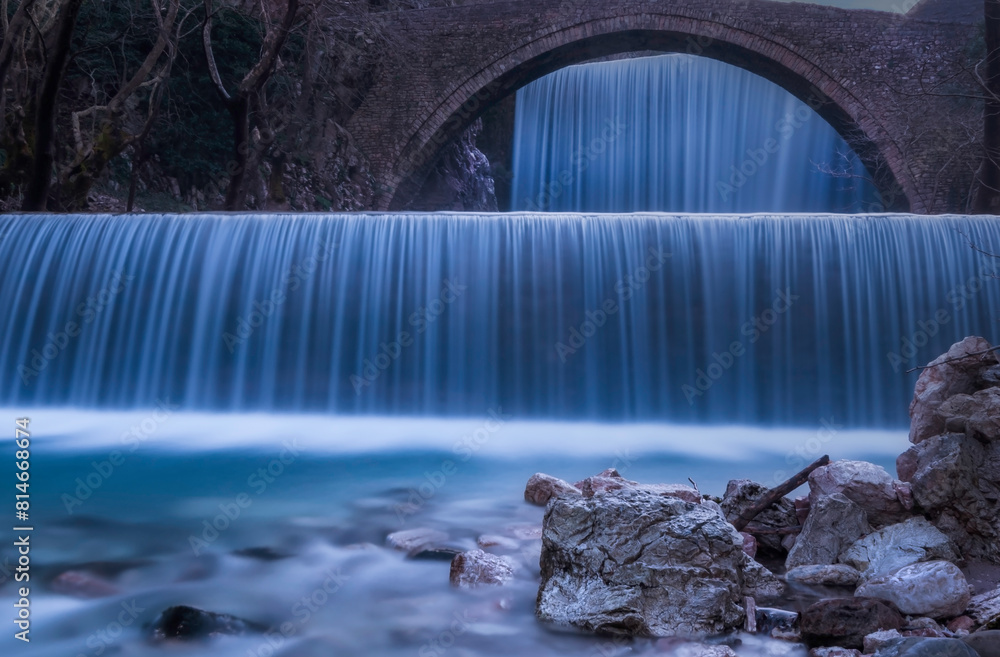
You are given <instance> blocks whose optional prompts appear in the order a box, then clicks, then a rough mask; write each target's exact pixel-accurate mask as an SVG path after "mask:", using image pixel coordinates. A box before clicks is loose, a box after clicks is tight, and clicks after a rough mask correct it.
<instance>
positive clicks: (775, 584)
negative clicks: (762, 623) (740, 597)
mask: <svg viewBox="0 0 1000 657" xmlns="http://www.w3.org/2000/svg"><path fill="white" fill-rule="evenodd" d="M784 592H785V583H784V582H782V581H781V580H780V579H779V578H778V576H777V575H775V574H774V573H772V572H771V571H770V570H768V569H767V568H765V567H764V566H762V565H761V564H759V563H757V562H756V561H754V560H753V559H747V563H746V566H745V567H744V569H743V593H744V594H746V595H750V596H753V597H754V598H756V599H757V600H762V601H768V600H772V599H774V598H777V597H778V596H780V595H781V594H782V593H784Z"/></svg>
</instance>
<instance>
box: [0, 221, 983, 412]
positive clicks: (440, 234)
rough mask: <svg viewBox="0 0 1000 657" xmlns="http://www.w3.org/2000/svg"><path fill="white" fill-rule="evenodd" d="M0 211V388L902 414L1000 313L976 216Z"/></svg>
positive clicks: (412, 404)
mask: <svg viewBox="0 0 1000 657" xmlns="http://www.w3.org/2000/svg"><path fill="white" fill-rule="evenodd" d="M0 234H2V235H4V237H3V239H2V240H0V257H2V258H3V261H4V262H5V263H8V270H7V273H6V274H5V275H4V277H3V278H2V280H0V304H2V307H3V308H5V310H6V312H5V314H4V316H3V318H2V319H0V325H2V331H0V369H2V371H3V372H5V373H8V374H7V375H6V376H5V378H4V379H3V380H2V381H0V403H3V404H6V405H18V406H23V405H71V406H83V407H121V408H131V407H139V408H141V407H148V406H151V405H154V404H155V403H157V401H158V400H169V401H170V403H173V404H179V405H181V406H182V407H184V408H191V409H207V410H241V409H243V410H255V411H259V410H268V409H274V410H293V411H306V410H317V411H330V412H338V413H371V414H427V415H473V416H481V415H482V414H483V413H485V412H486V410H487V409H488V408H491V407H494V406H502V408H503V409H504V410H505V412H511V413H515V414H517V415H518V416H520V417H539V418H558V419H584V418H590V419H602V420H622V419H629V420H667V421H674V422H714V423H736V422H740V423H764V424H782V425H805V426H815V425H816V424H817V423H818V422H819V421H820V419H821V418H833V420H835V421H836V422H838V423H840V424H843V425H854V426H869V427H878V426H883V427H885V426H889V427H898V426H902V425H903V424H904V423H905V421H906V409H907V404H908V401H909V398H910V396H911V395H912V390H913V383H914V380H915V377H916V375H915V374H910V375H907V374H905V370H906V369H909V368H911V367H914V366H916V365H921V364H923V363H925V362H926V361H928V360H930V359H931V358H933V357H935V356H937V355H938V354H940V353H941V352H942V351H943V350H945V349H946V348H947V347H948V346H949V345H950V344H951V343H953V342H954V341H956V340H958V339H961V338H963V337H965V336H966V335H968V334H987V333H988V332H989V331H990V330H992V329H993V328H994V327H995V326H996V322H997V320H998V319H1000V282H998V281H996V280H993V279H992V278H991V277H990V276H991V275H992V274H993V273H994V272H997V271H1000V261H998V260H996V259H992V258H989V257H987V256H985V255H983V254H979V253H977V252H975V251H973V250H972V249H971V248H970V246H969V242H970V241H971V242H972V243H974V244H976V245H978V246H981V247H982V248H984V249H987V250H990V249H991V250H992V251H993V252H997V251H1000V223H998V222H996V221H995V220H994V219H986V218H983V219H975V218H962V217H950V218H949V217H943V218H928V217H912V216H871V217H865V218H860V217H859V218H852V217H843V216H829V215H826V216H786V217H777V216H748V217H735V216H730V217H721V216H719V217H713V216H697V217H692V216H671V215H600V216H587V215H530V214H516V215H459V214H453V215H451V214H444V215H353V216H338V215H331V216H320V215H306V216H294V215H271V216H224V215H200V216H152V215H150V216H9V217H5V218H2V219H0ZM986 337H988V338H989V337H991V336H990V335H988V334H987V336H986ZM15 372H16V373H17V375H16V376H15V375H14V373H15Z"/></svg>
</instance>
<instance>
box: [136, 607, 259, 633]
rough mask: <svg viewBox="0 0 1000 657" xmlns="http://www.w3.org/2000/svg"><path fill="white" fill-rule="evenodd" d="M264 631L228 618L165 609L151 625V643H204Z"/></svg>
mask: <svg viewBox="0 0 1000 657" xmlns="http://www.w3.org/2000/svg"><path fill="white" fill-rule="evenodd" d="M264 629H265V628H264V627H263V626H261V625H259V624H257V623H253V622H251V621H248V620H244V619H242V618H237V617H236V616H230V615H229V614H217V613H214V612H211V611H204V610H202V609H197V608H195V607H188V606H186V605H180V606H176V607H169V608H167V609H166V610H164V611H163V613H161V614H160V615H159V617H157V619H156V621H154V622H153V630H152V633H153V640H154V641H167V640H171V639H177V640H182V641H184V640H195V639H208V638H212V637H215V636H221V635H231V636H243V635H245V634H254V633H259V632H263V631H264Z"/></svg>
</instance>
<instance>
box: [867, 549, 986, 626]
mask: <svg viewBox="0 0 1000 657" xmlns="http://www.w3.org/2000/svg"><path fill="white" fill-rule="evenodd" d="M855 595H857V596H861V597H869V598H878V599H880V600H887V601H889V602H892V603H893V604H894V605H896V608H897V609H899V610H900V611H901V612H902V613H904V614H909V615H914V616H930V617H931V618H952V617H954V616H958V615H959V614H961V613H962V612H964V611H965V608H966V607H967V606H968V604H969V597H970V596H969V584H968V582H966V580H965V575H963V574H962V571H961V570H959V568H958V566H956V565H955V564H953V563H949V562H947V561H930V562H927V563H915V564H911V565H909V566H904V567H903V568H900V569H899V570H897V571H895V572H894V573H892V574H889V575H881V576H879V577H875V578H872V579H870V580H868V581H867V582H865V583H864V584H862V585H861V586H860V587H859V588H858V590H857V591H856V592H855Z"/></svg>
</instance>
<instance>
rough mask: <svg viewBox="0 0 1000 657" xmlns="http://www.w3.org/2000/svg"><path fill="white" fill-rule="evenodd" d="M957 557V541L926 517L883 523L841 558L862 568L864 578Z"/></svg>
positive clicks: (954, 559) (951, 559) (859, 568)
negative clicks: (926, 562) (892, 523)
mask: <svg viewBox="0 0 1000 657" xmlns="http://www.w3.org/2000/svg"><path fill="white" fill-rule="evenodd" d="M937 559H944V560H946V561H956V560H957V559H958V554H957V552H956V550H955V545H954V544H953V543H952V542H951V539H949V538H948V537H947V536H945V535H944V534H943V533H941V531H940V530H939V529H937V528H936V527H935V526H934V525H932V524H931V523H929V522H927V520H926V519H925V518H910V519H909V520H907V521H906V522H901V523H898V524H895V525H889V526H888V527H883V528H882V529H880V530H879V531H877V532H875V533H873V534H869V535H868V536H865V537H864V538H861V539H859V540H858V541H857V542H856V543H854V545H852V546H851V547H849V548H848V549H847V551H846V552H844V554H842V555H841V557H840V560H841V561H842V562H844V563H846V564H850V565H851V566H854V567H855V568H857V569H858V570H860V571H861V573H862V576H863V577H864V578H865V579H871V578H872V577H877V576H879V575H886V574H888V573H891V572H893V571H895V570H899V569H900V568H902V567H903V566H909V565H910V564H913V563H918V562H921V561H934V560H937Z"/></svg>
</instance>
